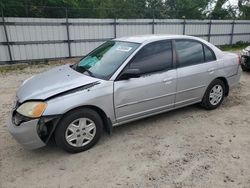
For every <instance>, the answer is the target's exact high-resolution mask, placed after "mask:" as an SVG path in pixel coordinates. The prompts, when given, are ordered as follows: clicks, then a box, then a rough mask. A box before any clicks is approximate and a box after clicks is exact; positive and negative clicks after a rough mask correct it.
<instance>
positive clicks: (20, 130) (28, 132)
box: [8, 117, 46, 149]
mask: <svg viewBox="0 0 250 188" xmlns="http://www.w3.org/2000/svg"><path fill="white" fill-rule="evenodd" d="M38 122H39V119H33V120H30V121H27V122H23V123H21V124H20V125H18V126H17V125H15V124H14V123H13V121H12V117H11V118H10V121H9V123H8V129H9V132H10V133H11V134H12V136H13V137H14V138H15V139H16V140H17V141H18V142H19V143H20V144H22V145H23V146H24V148H27V149H36V148H40V147H43V146H45V145H46V144H45V142H44V141H42V140H41V138H40V137H39V136H38V132H37V130H38Z"/></svg>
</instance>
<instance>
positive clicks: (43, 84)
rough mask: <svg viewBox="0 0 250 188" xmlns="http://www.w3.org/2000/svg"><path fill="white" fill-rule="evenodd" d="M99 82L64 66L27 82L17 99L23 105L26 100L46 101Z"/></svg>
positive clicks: (19, 90) (18, 92) (24, 83)
mask: <svg viewBox="0 0 250 188" xmlns="http://www.w3.org/2000/svg"><path fill="white" fill-rule="evenodd" d="M99 80H100V79H97V78H93V77H90V76H87V75H84V74H82V73H79V72H77V71H75V70H73V69H72V68H71V67H70V66H69V65H64V66H60V67H56V68H53V69H51V70H49V71H46V72H44V73H41V74H38V75H36V76H33V77H31V78H29V79H27V80H25V81H24V82H23V84H22V85H21V87H20V88H19V89H18V91H17V98H18V100H19V102H21V103H22V102H24V101H26V100H36V99H38V100H45V99H47V98H49V97H52V96H54V95H57V94H60V93H62V92H65V91H68V90H71V89H74V88H77V87H81V86H84V85H87V84H91V83H93V82H96V81H99Z"/></svg>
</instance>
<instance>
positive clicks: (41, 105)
mask: <svg viewBox="0 0 250 188" xmlns="http://www.w3.org/2000/svg"><path fill="white" fill-rule="evenodd" d="M46 107H47V103H45V102H42V101H30V102H25V103H23V104H22V105H21V106H19V107H18V108H17V110H16V111H17V112H18V113H19V114H21V115H23V116H26V117H30V118H39V117H41V115H42V114H43V112H44V110H45V109H46Z"/></svg>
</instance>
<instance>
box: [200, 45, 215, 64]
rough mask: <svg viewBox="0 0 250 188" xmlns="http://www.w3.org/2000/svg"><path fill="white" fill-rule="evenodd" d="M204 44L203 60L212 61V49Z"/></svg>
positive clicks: (213, 56)
mask: <svg viewBox="0 0 250 188" xmlns="http://www.w3.org/2000/svg"><path fill="white" fill-rule="evenodd" d="M203 46H204V52H205V60H206V62H207V61H214V60H216V58H215V55H214V53H213V52H212V50H210V49H209V48H208V47H207V46H205V45H203Z"/></svg>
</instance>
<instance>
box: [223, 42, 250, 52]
mask: <svg viewBox="0 0 250 188" xmlns="http://www.w3.org/2000/svg"><path fill="white" fill-rule="evenodd" d="M247 46H250V43H248V42H241V41H240V42H237V43H236V44H232V45H228V44H227V45H222V46H218V47H219V48H220V49H221V50H223V51H237V50H242V49H244V48H246V47H247Z"/></svg>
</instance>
